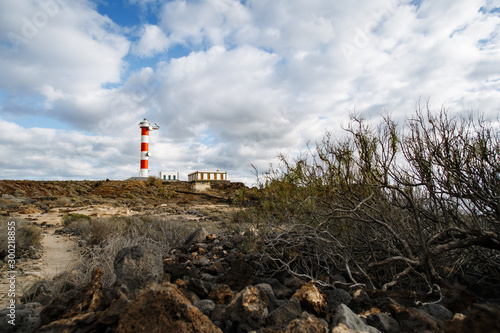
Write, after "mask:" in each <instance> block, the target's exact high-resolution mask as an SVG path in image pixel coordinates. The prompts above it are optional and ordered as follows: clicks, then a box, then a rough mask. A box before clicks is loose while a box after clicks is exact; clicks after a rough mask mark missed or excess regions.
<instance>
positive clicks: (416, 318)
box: [390, 304, 443, 332]
mask: <svg viewBox="0 0 500 333" xmlns="http://www.w3.org/2000/svg"><path fill="white" fill-rule="evenodd" d="M390 308H391V314H392V316H393V317H394V318H395V319H396V320H397V321H398V322H399V325H400V326H401V330H402V331H405V332H406V331H409V332H414V331H418V332H420V331H425V330H428V331H432V332H437V331H440V330H441V329H442V328H443V327H442V326H443V325H442V323H440V322H439V321H438V320H437V319H436V318H434V317H433V316H431V315H430V314H428V313H427V312H425V311H423V310H420V309H416V308H409V307H404V306H401V305H398V304H391V305H390Z"/></svg>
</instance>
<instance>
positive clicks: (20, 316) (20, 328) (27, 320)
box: [0, 305, 41, 333]
mask: <svg viewBox="0 0 500 333" xmlns="http://www.w3.org/2000/svg"><path fill="white" fill-rule="evenodd" d="M10 313H11V312H10V309H8V308H5V309H3V310H1V311H0V318H2V320H0V332H5V333H8V332H27V333H30V332H37V331H38V328H39V327H40V326H41V320H40V309H39V308H33V307H28V306H27V305H26V306H20V305H17V306H16V309H15V313H14V314H15V325H11V324H9V322H8V321H9V320H11V319H12V318H10V317H9V316H8V315H9V314H10Z"/></svg>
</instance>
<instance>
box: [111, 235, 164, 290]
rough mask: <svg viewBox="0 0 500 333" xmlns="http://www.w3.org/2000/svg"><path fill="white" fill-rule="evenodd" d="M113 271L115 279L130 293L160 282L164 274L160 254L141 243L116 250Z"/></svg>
mask: <svg viewBox="0 0 500 333" xmlns="http://www.w3.org/2000/svg"><path fill="white" fill-rule="evenodd" d="M114 271H115V275H116V280H117V281H121V283H123V284H125V285H126V286H127V287H128V289H129V290H130V292H131V293H132V294H135V292H136V290H139V289H142V288H144V287H146V286H147V285H149V284H152V283H159V282H162V280H163V274H164V273H163V263H162V257H161V254H160V253H159V252H158V251H156V250H154V249H153V248H150V247H145V246H142V245H135V246H131V247H125V248H123V249H121V250H120V251H118V253H117V254H116V256H115V261H114Z"/></svg>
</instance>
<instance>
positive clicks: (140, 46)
mask: <svg viewBox="0 0 500 333" xmlns="http://www.w3.org/2000/svg"><path fill="white" fill-rule="evenodd" d="M169 44H170V42H169V40H168V38H167V36H166V35H165V33H164V32H163V31H162V30H161V29H160V28H159V27H158V26H156V25H150V24H146V25H145V26H144V27H143V31H142V36H141V39H140V40H139V42H137V44H135V45H134V47H133V49H132V53H133V54H137V55H139V56H141V57H151V56H153V55H155V54H157V53H160V52H162V51H165V50H167V49H168V47H169Z"/></svg>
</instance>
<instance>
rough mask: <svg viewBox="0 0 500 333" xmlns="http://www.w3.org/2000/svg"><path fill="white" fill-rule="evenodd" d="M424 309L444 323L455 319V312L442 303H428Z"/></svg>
mask: <svg viewBox="0 0 500 333" xmlns="http://www.w3.org/2000/svg"><path fill="white" fill-rule="evenodd" d="M422 310H424V311H425V312H427V313H428V314H430V315H431V316H433V317H434V318H436V319H437V320H439V321H440V322H441V323H442V324H443V325H444V324H445V323H446V322H447V321H448V320H452V319H453V313H451V311H450V310H448V309H447V308H445V307H444V306H443V305H441V304H426V305H424V306H423V307H422Z"/></svg>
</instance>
